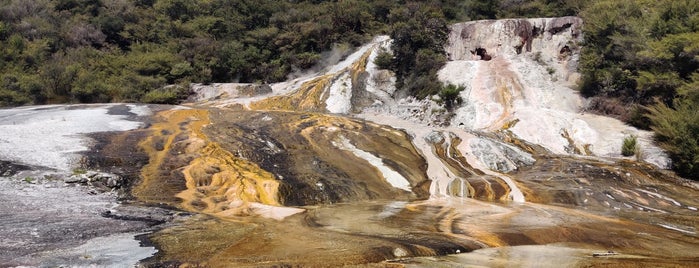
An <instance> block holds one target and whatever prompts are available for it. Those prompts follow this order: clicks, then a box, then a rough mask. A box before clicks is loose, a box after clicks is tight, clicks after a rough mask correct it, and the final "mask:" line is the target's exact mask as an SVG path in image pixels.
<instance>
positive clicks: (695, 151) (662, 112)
mask: <svg viewBox="0 0 699 268" xmlns="http://www.w3.org/2000/svg"><path fill="white" fill-rule="evenodd" d="M698 104H699V103H695V102H692V101H687V102H679V101H678V102H677V103H675V108H674V109H673V108H670V107H668V106H667V105H665V104H662V103H661V104H658V105H655V106H653V107H651V108H649V109H648V111H649V115H648V118H650V121H651V123H652V127H651V128H652V129H653V131H655V139H656V141H657V142H658V143H659V144H660V147H661V148H663V149H664V150H665V151H666V152H667V153H668V155H669V156H670V159H672V168H673V170H675V172H677V174H679V175H680V176H683V177H685V178H689V179H693V180H699V110H697V109H696V107H697V105H698Z"/></svg>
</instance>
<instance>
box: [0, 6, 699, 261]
mask: <svg viewBox="0 0 699 268" xmlns="http://www.w3.org/2000/svg"><path fill="white" fill-rule="evenodd" d="M581 24H582V21H581V20H580V19H579V18H576V17H564V18H541V19H510V20H498V21H476V22H468V23H461V24H455V25H452V26H451V28H450V30H451V34H450V37H449V45H448V46H447V47H446V50H447V52H448V55H449V61H448V62H447V64H446V65H445V66H444V67H443V68H442V69H441V70H439V72H438V75H439V79H440V80H441V81H442V82H445V83H452V84H455V85H459V86H462V87H463V88H464V90H463V91H461V92H460V93H459V94H460V95H459V96H460V98H461V99H462V100H463V101H462V103H461V104H460V105H458V106H456V107H454V108H453V109H452V108H450V109H447V108H445V107H444V106H443V105H441V104H439V102H438V101H437V100H431V99H426V100H416V99H414V98H412V97H407V95H406V94H402V93H401V92H400V91H399V90H397V89H396V88H395V76H394V75H393V74H392V73H391V72H390V71H388V70H379V69H378V68H377V66H376V65H375V64H374V59H375V58H376V56H377V55H378V53H379V52H380V51H382V50H387V49H389V48H390V44H391V40H390V39H389V38H388V37H377V38H375V39H374V40H373V41H372V42H370V43H368V44H366V45H364V46H362V47H360V48H358V49H357V50H356V51H355V52H354V53H352V54H349V55H346V56H345V57H344V58H343V60H341V61H340V62H337V63H336V64H333V65H332V66H328V67H327V68H325V69H324V70H323V71H320V72H318V73H313V74H306V75H304V76H301V77H298V78H295V79H292V80H289V81H287V82H284V83H278V84H272V85H255V84H210V85H194V86H193V90H194V95H193V96H192V97H191V98H190V99H189V100H188V103H186V104H183V105H180V106H162V105H160V106H155V105H124V104H111V105H90V106H47V107H27V108H17V109H8V110H0V133H3V134H2V136H0V156H1V158H0V160H1V161H2V162H0V163H1V164H2V165H0V168H1V170H0V173H2V174H3V176H4V177H7V178H10V179H8V180H5V179H3V180H0V188H2V190H0V201H2V202H0V208H2V216H1V217H0V226H2V227H3V228H2V230H0V234H2V237H3V238H7V239H3V241H2V242H0V252H3V253H0V266H5V265H8V266H15V265H49V266H60V265H67V266H72V265H78V266H79V265H98V266H119V265H127V266H128V265H134V264H139V265H144V266H147V267H160V266H168V267H169V266H182V267H197V266H202V267H338V266H345V265H346V266H359V267H365V266H366V267H464V266H484V267H492V266H506V267H596V266H604V267H608V266H611V267H635V266H638V265H639V264H643V265H649V266H654V267H685V266H686V267H689V266H693V265H696V264H697V263H699V250H697V249H699V233H698V232H699V223H698V220H699V212H698V211H697V207H699V199H697V198H696V197H697V196H699V185H698V184H697V183H695V182H691V181H687V180H684V179H682V178H679V177H677V176H675V175H673V174H672V173H671V172H669V171H668V170H666V169H667V168H668V166H669V160H668V158H667V156H666V155H665V154H664V153H663V151H662V150H660V149H659V148H658V147H656V146H655V145H654V144H653V142H652V133H650V132H646V131H641V130H638V129H635V128H633V127H630V126H627V125H624V124H623V123H622V122H620V121H617V120H615V119H611V118H607V117H603V116H599V115H594V114H587V113H585V112H583V111H582V107H583V102H584V100H583V99H582V98H581V97H580V96H579V95H578V94H577V92H576V91H574V90H573V89H572V87H573V86H574V84H575V83H576V81H577V80H578V79H579V74H578V73H577V63H578V60H579V57H580V43H581V42H582V36H581V31H580V27H581ZM77 115H81V116H77ZM105 122H109V123H105ZM628 135H636V136H637V137H639V144H640V146H641V149H642V151H643V154H642V155H643V158H633V159H632V158H625V157H622V156H621V151H620V148H621V143H622V140H623V139H624V137H626V136H628ZM49 136H51V137H52V139H54V140H55V141H51V142H46V140H47V137H49ZM93 173H94V174H93ZM110 176H111V177H110ZM30 177H31V178H38V179H36V180H34V179H27V178H30ZM82 178H84V180H83V179H82ZM110 178H111V180H110ZM27 181H34V183H28V182H27ZM68 184H70V185H72V186H74V187H66V186H65V185H68ZM61 187H63V188H61ZM100 187H102V188H100ZM44 188H46V189H48V190H43V189H44ZM95 188H96V189H102V190H101V191H95V190H93V189H95ZM63 195H71V196H73V197H72V198H75V196H76V195H77V196H80V195H85V196H87V197H86V200H87V201H86V200H72V199H71V200H68V199H61V198H59V197H60V196H63ZM42 196H45V198H42ZM46 198H52V199H56V200H61V201H56V202H55V203H52V202H46V201H45V200H46ZM38 200H43V201H38ZM88 201H89V202H88ZM51 203H52V204H51ZM30 207H38V209H37V210H36V212H32V213H21V212H23V211H25V210H28V209H29V208H30ZM71 213H72V214H71ZM51 219H56V220H55V222H63V223H62V224H63V225H62V226H64V229H65V230H69V229H70V230H71V231H66V232H67V233H70V235H67V236H68V237H71V239H62V238H61V235H60V234H57V233H55V232H52V231H51V230H50V228H49V227H48V226H39V225H41V224H40V223H39V222H46V221H50V220H51ZM105 225H108V226H114V228H112V230H109V228H105V227H104V226H105ZM95 226H98V227H95ZM91 228H92V229H91ZM96 244H100V245H103V246H102V247H97V246H94V245H96ZM104 245H108V246H104ZM89 249H94V250H89ZM114 252H117V253H114ZM86 255H87V256H86ZM124 256H130V258H125V257H124ZM120 260H121V261H120Z"/></svg>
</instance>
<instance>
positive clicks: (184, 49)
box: [0, 0, 699, 179]
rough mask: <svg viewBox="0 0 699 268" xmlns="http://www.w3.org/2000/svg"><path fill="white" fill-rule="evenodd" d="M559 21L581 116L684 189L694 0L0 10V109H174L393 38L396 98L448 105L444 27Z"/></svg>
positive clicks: (41, 0) (134, 1) (691, 124)
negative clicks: (641, 144) (638, 131)
mask: <svg viewBox="0 0 699 268" xmlns="http://www.w3.org/2000/svg"><path fill="white" fill-rule="evenodd" d="M568 15H579V16H581V17H583V19H584V21H585V25H584V28H583V31H584V37H585V42H584V44H583V45H584V46H583V52H582V56H581V62H580V66H581V72H582V74H583V79H582V83H581V85H580V89H581V93H582V94H584V95H585V96H587V97H592V98H593V102H592V103H594V104H595V105H594V107H592V108H594V109H596V110H597V111H598V112H602V113H608V114H611V115H614V116H617V117H619V118H621V119H623V120H626V121H627V122H630V123H632V124H634V125H636V126H639V127H643V128H652V129H653V130H655V131H656V133H657V138H658V141H659V142H660V143H661V144H662V145H663V147H664V148H665V149H666V150H668V152H669V153H670V156H671V158H672V159H673V161H674V168H675V170H677V172H678V173H679V174H683V175H684V176H687V177H692V178H694V179H697V177H696V176H697V175H695V174H699V172H697V166H699V165H698V164H697V159H698V158H699V157H697V155H698V152H699V151H698V150H697V149H696V148H697V143H699V141H697V137H699V135H698V133H697V129H699V121H698V120H697V119H696V118H697V112H696V108H695V107H699V2H697V1H694V0H680V1H673V0H659V1H650V0H630V1H615V0H591V1H586V0H566V1H563V0H465V1H461V0H422V1H417V0H416V1H402V0H401V1H389V0H374V1H369V0H334V1H330V0H299V1H273V0H206V1H188V0H55V1H52V0H34V1H24V0H0V106H14V105H24V104H45V103H66V102H116V101H119V102H154V103H176V102H178V101H180V100H181V99H183V98H185V97H186V95H187V94H188V92H187V85H188V84H189V83H190V82H199V83H211V82H235V81H238V82H257V83H269V82H277V81H282V80H286V79H287V78H288V77H289V76H290V75H292V74H293V73H296V72H297V71H302V70H305V69H308V68H312V67H313V66H314V65H316V64H317V63H319V62H321V60H322V58H323V56H324V53H326V52H328V51H330V50H331V49H332V48H333V47H334V46H336V45H338V44H341V46H343V47H352V46H358V45H360V44H362V43H363V42H366V41H368V40H369V39H370V38H372V37H373V36H375V35H377V34H389V35H391V37H392V38H393V39H394V43H393V45H392V47H391V51H392V54H391V53H388V52H387V53H382V54H381V55H379V57H377V59H376V61H375V62H376V63H377V65H378V66H379V67H380V68H385V69H391V70H393V71H394V72H395V73H396V75H397V78H398V79H397V82H398V84H397V86H398V87H399V88H400V89H401V90H402V92H407V93H408V94H411V95H413V96H416V97H418V98H424V97H427V96H430V95H439V96H440V97H441V98H442V100H444V101H445V103H446V105H448V106H453V105H456V104H458V103H459V100H458V98H456V97H458V93H455V91H458V90H456V89H454V88H449V87H448V86H447V87H446V88H445V87H444V85H441V84H440V83H439V82H438V80H437V79H436V72H437V70H438V69H439V68H440V67H442V66H443V65H444V63H445V61H446V55H445V53H444V45H445V44H446V42H447V34H448V29H447V25H448V23H451V22H456V21H468V20H476V19H500V18H512V17H553V16H568ZM548 71H549V73H551V74H553V73H554V71H555V70H553V69H551V70H548ZM457 89H458V87H457Z"/></svg>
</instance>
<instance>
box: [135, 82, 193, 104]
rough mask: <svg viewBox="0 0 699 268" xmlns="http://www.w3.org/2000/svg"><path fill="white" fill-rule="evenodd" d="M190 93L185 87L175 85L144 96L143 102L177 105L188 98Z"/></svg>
mask: <svg viewBox="0 0 699 268" xmlns="http://www.w3.org/2000/svg"><path fill="white" fill-rule="evenodd" d="M188 93H189V91H188V90H187V89H185V87H184V86H180V85H174V86H167V87H163V88H160V89H156V90H153V91H150V92H148V93H146V94H145V95H143V97H142V98H141V101H142V102H146V103H158V104H177V103H179V102H180V101H181V100H183V99H184V98H186V97H187V94H188Z"/></svg>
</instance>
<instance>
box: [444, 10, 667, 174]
mask: <svg viewBox="0 0 699 268" xmlns="http://www.w3.org/2000/svg"><path fill="white" fill-rule="evenodd" d="M582 24H583V22H582V20H581V19H580V18H577V17H563V18H538V19H508V20H496V21H476V22H466V23H459V24H455V25H452V26H451V33H450V35H449V45H448V46H447V52H448V54H449V58H450V61H449V62H448V63H447V64H446V66H444V68H443V69H442V70H440V71H439V78H440V80H442V81H444V82H448V83H453V84H457V85H461V86H464V87H465V90H464V91H463V92H462V93H461V97H462V98H463V100H464V104H463V105H462V107H460V108H459V109H458V110H457V111H456V115H455V116H454V118H453V119H452V121H451V123H452V125H456V126H460V127H462V128H464V129H467V130H476V131H497V130H504V129H508V130H510V131H512V133H514V134H515V135H516V136H517V137H519V138H521V139H524V140H526V141H528V142H531V143H534V144H539V145H542V146H544V147H545V148H547V149H548V150H550V151H552V152H553V153H557V154H567V153H569V154H582V155H594V156H603V157H621V155H620V153H621V150H620V148H621V143H622V141H623V139H624V137H626V136H628V135H636V136H638V137H639V140H640V144H641V148H642V150H643V156H644V158H645V161H648V162H650V163H653V164H655V165H657V166H660V167H667V166H668V160H667V157H666V156H665V155H664V154H663V153H662V151H661V150H660V149H658V148H657V147H656V146H654V145H653V144H652V143H651V133H650V132H646V131H640V130H637V129H635V128H633V127H630V126H627V125H625V124H624V123H622V122H620V121H618V120H614V119H611V118H607V117H602V116H597V115H592V114H586V113H585V112H584V111H583V110H584V100H583V98H582V97H580V95H579V94H578V93H577V92H576V91H574V90H573V87H575V86H576V83H577V81H578V80H579V77H580V75H579V73H578V72H577V65H578V61H579V57H580V43H581V42H582V38H583V36H582V31H581V28H582Z"/></svg>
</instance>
